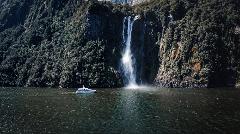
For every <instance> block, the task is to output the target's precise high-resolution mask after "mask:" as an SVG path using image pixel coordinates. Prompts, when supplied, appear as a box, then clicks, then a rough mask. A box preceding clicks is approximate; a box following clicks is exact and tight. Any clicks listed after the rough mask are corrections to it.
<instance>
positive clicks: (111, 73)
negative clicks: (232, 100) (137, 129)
mask: <svg viewBox="0 0 240 134" xmlns="http://www.w3.org/2000/svg"><path fill="white" fill-rule="evenodd" d="M0 3H1V5H0V6H1V9H2V10H1V11H0V53H1V57H0V63H1V64H0V85H1V86H45V87H59V86H60V87H77V86H80V85H82V84H85V85H87V86H91V87H119V86H123V85H122V83H123V82H122V75H121V72H120V70H119V61H120V59H121V52H122V49H123V48H122V47H123V46H122V45H123V44H122V29H123V27H122V26H123V18H124V16H128V15H132V16H135V15H139V18H138V19H137V20H136V21H135V22H134V24H133V31H132V32H133V33H132V42H133V43H132V50H133V54H134V56H135V57H136V63H137V65H136V66H137V67H136V71H137V75H138V76H137V81H138V82H139V83H147V84H155V85H157V86H162V87H225V86H235V85H237V83H240V73H239V72H240V66H239V65H240V58H239V57H240V55H239V54H240V32H239V31H240V19H239V18H240V15H239V14H240V11H239V3H238V1H234V0H229V1H225V0H207V1H202V0H192V1H189V0H161V1H159V0H151V2H149V3H143V4H138V5H135V6H131V7H130V6H127V5H125V6H121V5H112V4H110V3H106V2H103V3H99V2H91V1H90V2H85V1H82V0H71V1H69V0H50V1H47V0H13V1H12V0H0Z"/></svg>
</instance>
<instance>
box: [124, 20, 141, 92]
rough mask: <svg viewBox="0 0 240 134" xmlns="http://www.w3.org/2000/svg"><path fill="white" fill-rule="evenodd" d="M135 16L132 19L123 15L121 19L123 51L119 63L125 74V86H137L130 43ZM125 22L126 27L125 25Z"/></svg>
mask: <svg viewBox="0 0 240 134" xmlns="http://www.w3.org/2000/svg"><path fill="white" fill-rule="evenodd" d="M135 20H136V17H135V18H134V19H133V18H132V17H131V16H128V17H125V18H124V20H123V33H122V36H123V44H124V47H125V48H124V51H123V54H122V59H121V64H122V69H123V72H124V76H125V79H124V81H125V84H126V85H127V87H130V88H135V87H137V82H136V71H135V58H134V55H133V54H132V52H131V43H132V27H133V23H134V21H135ZM126 22H127V27H126Z"/></svg>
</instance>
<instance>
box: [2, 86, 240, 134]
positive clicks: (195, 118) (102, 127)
mask: <svg viewBox="0 0 240 134" xmlns="http://www.w3.org/2000/svg"><path fill="white" fill-rule="evenodd" d="M239 96H240V90H239V89H154V88H146V89H141V90H125V89H98V92H97V93H95V94H85V95H84V94H83V95H76V94H75V93H74V90H73V89H72V90H69V89H49V88H46V89H44V88H42V89H38V88H0V106H1V109H0V113H1V114H0V133H81V134H82V133H162V134H173V133H174V134H175V133H179V134H180V133H189V134H190V133H195V134H201V133H204V134H206V133H218V134H221V133H239V132H240V128H239V124H240V107H239V106H240V99H239V98H240V97H239Z"/></svg>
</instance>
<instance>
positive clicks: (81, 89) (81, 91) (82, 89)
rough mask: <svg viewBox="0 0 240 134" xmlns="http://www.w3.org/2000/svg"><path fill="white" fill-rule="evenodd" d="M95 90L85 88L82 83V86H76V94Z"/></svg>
mask: <svg viewBox="0 0 240 134" xmlns="http://www.w3.org/2000/svg"><path fill="white" fill-rule="evenodd" d="M95 92H96V90H93V89H89V88H86V87H84V85H83V87H82V88H78V90H77V91H76V94H86V93H95Z"/></svg>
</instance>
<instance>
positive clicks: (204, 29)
mask: <svg viewBox="0 0 240 134" xmlns="http://www.w3.org/2000/svg"><path fill="white" fill-rule="evenodd" d="M165 4H166V5H165V9H164V7H162V8H161V9H159V10H158V9H157V10H156V11H159V12H160V14H163V16H165V20H167V21H165V22H166V23H165V24H164V25H163V27H164V30H163V32H162V37H161V39H160V42H159V43H158V44H159V46H160V50H159V54H160V56H159V60H160V67H159V71H158V75H157V77H156V79H155V80H156V83H157V85H159V86H163V87H229V86H230V87H233V86H235V85H236V82H237V78H238V77H237V76H238V66H239V59H240V57H239V46H240V43H239V37H240V36H239V33H238V32H236V31H238V30H236V28H237V27H238V25H239V24H240V21H239V9H238V8H237V6H239V3H237V2H236V1H200V0H199V1H195V2H193V3H191V2H189V1H181V2H180V3H174V2H173V3H171V2H170V3H165ZM222 5H224V6H222ZM166 9H167V10H169V11H167V10H166ZM164 10H165V12H164ZM156 11H155V12H156ZM162 11H163V12H162ZM166 11H167V12H166ZM159 12H157V13H156V14H159ZM237 16H238V17H237ZM163 19H164V17H163Z"/></svg>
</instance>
